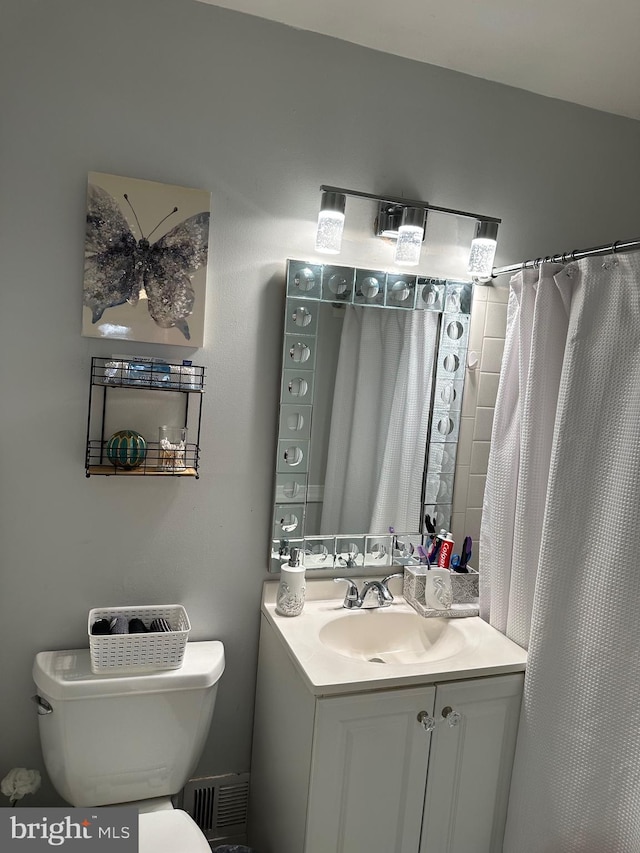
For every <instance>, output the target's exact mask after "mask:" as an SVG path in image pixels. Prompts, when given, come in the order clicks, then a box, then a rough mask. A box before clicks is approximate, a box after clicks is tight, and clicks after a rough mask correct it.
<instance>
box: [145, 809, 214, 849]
mask: <svg viewBox="0 0 640 853" xmlns="http://www.w3.org/2000/svg"><path fill="white" fill-rule="evenodd" d="M138 829H139V853H211V847H210V846H209V842H208V841H207V839H206V838H205V837H204V835H203V834H202V831H201V830H200V828H199V827H198V825H197V823H196V822H195V821H194V820H193V819H192V818H191V817H190V816H189V815H188V814H187V813H186V812H184V811H182V810H181V809H169V810H164V811H156V812H143V813H141V814H140V815H139V819H138Z"/></svg>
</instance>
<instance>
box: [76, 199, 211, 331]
mask: <svg viewBox="0 0 640 853" xmlns="http://www.w3.org/2000/svg"><path fill="white" fill-rule="evenodd" d="M123 200H124V202H125V203H126V204H128V205H129V207H130V208H131V211H132V213H133V216H134V217H135V219H136V222H137V224H138V229H139V231H140V234H141V237H140V239H139V240H138V239H136V237H135V236H134V234H133V233H132V231H131V228H130V227H129V223H128V222H127V220H126V218H125V216H124V214H123V213H122V210H121V209H120V206H119V204H118V202H117V201H116V199H115V198H114V197H113V196H112V195H111V194H110V193H108V192H107V191H106V190H105V189H103V188H102V187H100V186H98V185H97V184H92V183H89V185H88V193H87V230H86V238H85V260H84V297H83V301H84V305H85V306H86V307H87V308H89V309H90V310H91V322H92V324H96V323H97V322H98V321H99V320H100V318H101V317H102V315H103V314H104V312H105V311H107V310H108V309H109V308H114V307H116V306H117V305H123V304H124V303H129V304H130V305H132V306H135V305H137V304H138V301H139V298H140V292H141V290H142V289H144V292H145V293H146V296H147V307H148V310H149V314H150V316H151V317H152V319H153V320H154V322H155V323H156V324H157V325H158V326H159V327H160V328H162V329H170V328H172V327H175V328H176V329H179V331H180V332H181V333H182V334H183V335H184V337H185V339H186V340H187V341H188V340H190V338H191V332H190V330H189V324H188V318H189V316H190V315H191V314H192V312H193V307H194V302H195V292H194V289H193V287H192V281H191V280H192V278H193V275H194V273H195V272H196V270H198V269H199V268H200V267H202V266H206V263H207V250H208V241H209V215H210V214H209V212H208V211H203V212H202V213H197V214H195V215H194V216H190V217H188V218H187V219H184V220H182V221H181V222H178V223H177V225H175V226H174V227H173V228H171V230H170V231H168V232H167V233H165V234H163V235H162V236H161V237H160V238H159V239H158V240H156V241H155V242H151V241H150V239H149V238H150V237H151V236H152V234H153V232H154V231H156V230H157V229H158V228H159V227H160V225H162V223H163V222H165V220H167V219H169V218H170V217H172V216H175V215H176V214H178V213H179V209H178V207H174V208H173V210H171V211H170V212H169V213H168V214H167V215H166V216H165V217H164V219H162V220H161V221H160V222H159V223H158V225H156V227H155V228H154V229H153V231H151V232H150V233H148V234H147V235H146V236H144V235H143V232H142V228H140V223H139V222H138V217H137V216H136V212H135V210H134V207H133V205H132V203H131V201H130V199H129V194H128V193H124V194H123Z"/></svg>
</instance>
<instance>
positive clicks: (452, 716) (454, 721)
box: [442, 705, 462, 728]
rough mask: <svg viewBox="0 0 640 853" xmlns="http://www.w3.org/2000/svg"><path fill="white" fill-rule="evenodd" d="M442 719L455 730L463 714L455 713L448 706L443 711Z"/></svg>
mask: <svg viewBox="0 0 640 853" xmlns="http://www.w3.org/2000/svg"><path fill="white" fill-rule="evenodd" d="M442 719H443V720H446V721H447V722H448V723H449V725H450V726H451V728H453V727H454V726H457V725H458V723H459V722H460V720H461V719H462V714H461V713H460V711H454V710H453V708H452V707H451V705H447V706H446V707H445V708H443V709H442Z"/></svg>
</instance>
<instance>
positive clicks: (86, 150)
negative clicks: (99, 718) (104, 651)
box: [0, 0, 640, 803]
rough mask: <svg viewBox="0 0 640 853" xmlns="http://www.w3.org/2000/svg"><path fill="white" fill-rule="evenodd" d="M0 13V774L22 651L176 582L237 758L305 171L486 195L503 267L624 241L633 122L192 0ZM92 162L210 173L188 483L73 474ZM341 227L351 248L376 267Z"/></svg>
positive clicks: (80, 637) (176, 175)
mask: <svg viewBox="0 0 640 853" xmlns="http://www.w3.org/2000/svg"><path fill="white" fill-rule="evenodd" d="M1 18H2V20H1V21H0V80H1V81H2V87H1V90H0V99H1V100H0V121H1V125H0V276H1V287H2V290H1V294H2V304H1V311H0V324H1V328H0V348H1V350H0V352H1V354H2V355H1V361H0V363H1V365H2V384H1V387H2V407H1V409H0V459H1V467H0V490H1V500H0V549H1V552H0V571H1V573H2V574H1V581H0V602H1V605H0V606H1V612H0V648H1V649H2V652H1V660H2V664H1V666H2V671H1V679H2V685H3V688H2V694H3V701H2V703H0V732H1V733H2V734H1V738H2V742H1V748H0V774H2V775H4V773H5V772H6V771H7V770H8V769H9V768H11V767H13V766H16V765H20V766H27V767H41V757H40V751H39V745H38V739H37V726H36V717H35V713H34V709H33V706H32V705H31V703H30V702H29V697H30V695H31V694H32V693H33V686H32V683H31V677H30V670H31V663H32V659H33V655H34V653H35V652H36V651H38V650H41V649H52V648H72V647H77V646H83V645H86V614H87V611H88V610H89V608H90V607H94V606H99V605H103V606H104V605H110V604H118V603H125V602H126V603H154V602H156V603H157V602H173V601H181V602H183V603H184V604H185V606H186V607H187V610H188V611H189V614H190V616H191V621H192V624H193V631H192V638H193V639H204V638H210V637H211V638H213V637H215V638H219V639H221V640H223V641H224V643H225V645H226V650H227V656H228V664H227V671H226V673H225V675H224V679H223V681H222V683H221V687H220V690H219V694H218V704H217V709H216V716H215V725H214V728H213V731H212V733H211V736H210V739H209V742H208V746H207V749H206V751H205V754H204V756H203V759H202V762H201V765H200V770H201V771H202V772H224V771H242V770H246V769H248V767H249V760H250V746H251V719H252V711H253V691H254V679H255V666H256V656H257V637H258V621H259V617H258V609H259V599H260V591H261V585H262V581H263V580H264V579H265V577H266V552H267V541H268V537H269V527H270V505H271V486H272V476H271V471H272V467H273V453H274V440H275V427H276V400H277V394H278V375H279V369H280V353H281V346H280V335H281V322H282V320H281V317H282V298H283V284H282V277H283V270H284V260H285V258H287V257H312V256H313V253H312V247H313V233H314V221H315V218H316V214H317V206H318V201H319V193H318V187H319V185H320V184H321V183H329V184H336V185H342V186H347V187H352V188H354V189H361V190H365V191H369V192H389V193H393V194H401V193H404V194H405V195H407V196H413V197H418V198H426V199H429V200H431V201H432V202H433V203H435V204H441V205H445V206H449V207H453V208H462V209H466V210H479V211H481V212H485V213H487V214H489V215H494V216H501V217H502V218H503V220H504V225H503V227H502V229H501V233H500V250H499V256H498V262H502V263H507V262H511V261H516V260H520V259H522V258H524V257H531V256H535V255H540V254H545V253H550V252H552V251H559V250H561V249H570V248H573V247H574V246H585V245H591V244H594V243H599V242H605V241H608V240H612V239H618V238H620V239H622V238H632V237H637V236H638V233H637V231H638V220H637V199H638V196H639V195H640V170H639V169H638V157H639V155H638V152H639V151H640V123H637V122H634V121H630V120H626V119H621V118H616V117H614V116H610V115H605V114H602V113H598V112H594V111H590V110H587V109H583V108H579V107H574V106H571V105H568V104H564V103H561V102H558V101H553V100H548V99H545V98H542V97H538V96H534V95H530V94H527V93H524V92H521V91H518V90H515V89H510V88H507V87H503V86H499V85H496V84H492V83H488V82H485V81H482V80H479V79H475V78H471V77H466V76H464V75H460V74H456V73H454V72H450V71H446V70H442V69H439V68H435V67H431V66H427V65H420V64H417V63H414V62H411V61H409V60H403V59H398V58H394V57H392V56H389V55H386V54H382V53H377V52H375V51H370V50H366V49H364V48H359V47H355V46H353V45H349V44H347V43H343V42H339V41H336V40H332V39H329V38H325V37H321V36H316V35H313V34H309V33H304V32H298V31H296V30H293V29H288V28H285V27H283V26H280V25H277V24H270V23H268V22H265V21H262V20H259V19H255V18H250V17H245V16H242V15H239V14H236V13H232V12H228V11H225V10H222V9H218V8H215V7H211V6H207V5H204V4H200V3H196V2H191V0H109V2H108V3H105V2H104V0H101V2H98V0H48V2H42V0H3V3H2V12H1ZM90 170H96V171H103V172H111V173H114V174H120V175H128V176H133V177H139V178H146V179H150V180H157V181H163V182H167V183H174V184H182V185H185V186H194V187H199V188H203V189H209V190H211V191H212V193H213V210H212V212H213V231H212V244H211V249H210V265H209V275H210V285H209V289H208V297H207V300H208V301H207V313H206V342H205V347H204V348H203V349H202V350H199V351H197V352H193V356H194V360H195V361H196V362H197V363H202V364H205V365H206V366H207V369H208V380H209V381H208V389H207V394H206V395H205V405H204V432H203V437H202V443H201V444H202V472H201V473H202V477H201V479H200V480H199V481H193V480H189V481H174V480H157V479H153V478H140V479H116V478H112V477H110V478H100V477H92V478H91V479H88V480H87V479H85V476H84V470H83V451H84V435H85V428H86V405H87V396H88V387H87V380H88V369H89V358H90V356H91V355H94V354H96V355H107V354H109V353H110V352H111V351H112V350H113V349H114V347H113V346H112V345H109V344H107V343H105V342H102V341H96V340H91V339H87V338H83V337H81V336H80V315H81V308H80V303H81V291H82V254H83V235H84V214H85V183H86V175H87V172H88V171H90ZM356 238H357V235H356V236H355V237H354V235H351V238H349V236H348V237H347V252H346V255H345V257H344V258H343V260H344V261H345V262H346V263H355V264H359V265H365V264H368V263H374V262H375V263H379V262H380V259H379V257H377V256H376V252H378V251H379V248H378V247H377V245H376V244H375V241H373V240H368V239H367V240H364V241H363V242H362V243H359V242H358V241H357V239H356ZM427 271H429V270H427ZM127 347H128V348H129V349H131V348H132V347H133V345H127ZM122 348H123V344H118V345H117V347H115V349H116V351H122ZM135 351H136V352H138V353H140V354H157V355H163V354H164V355H166V354H167V353H166V350H164V351H163V350H162V349H161V348H158V347H154V346H152V345H145V344H140V345H137V346H136V347H135ZM169 355H170V356H172V357H177V358H183V357H189V356H191V355H192V350H189V349H187V348H173V349H172V350H171V351H170V353H169ZM40 796H41V798H43V800H44V799H46V798H47V797H51V796H52V795H51V793H50V791H49V789H48V788H47V787H45V788H44V789H43V792H42V793H41V795H40ZM35 802H36V800H35V798H34V799H33V800H32V803H35Z"/></svg>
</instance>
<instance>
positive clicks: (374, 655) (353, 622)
mask: <svg viewBox="0 0 640 853" xmlns="http://www.w3.org/2000/svg"><path fill="white" fill-rule="evenodd" d="M318 639H319V640H320V642H321V643H322V644H323V645H324V646H326V647H327V648H329V649H331V650H332V651H334V652H338V654H340V655H344V656H345V657H348V658H353V659H355V660H362V661H368V662H370V663H378V664H416V663H420V662H422V661H436V660H444V659H446V658H450V657H453V656H454V655H457V654H458V653H459V652H461V651H462V650H463V649H464V648H465V646H468V645H469V637H468V636H465V633H464V632H463V631H462V630H461V629H460V626H459V625H458V624H457V620H456V619H424V618H423V617H422V616H419V615H418V614H417V613H407V612H401V613H398V612H395V611H394V610H392V609H391V608H384V609H379V610H357V611H343V612H342V613H341V614H340V615H337V616H336V617H335V618H334V619H332V620H330V621H328V622H326V624H324V625H323V626H322V627H321V628H320V631H319V633H318Z"/></svg>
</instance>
